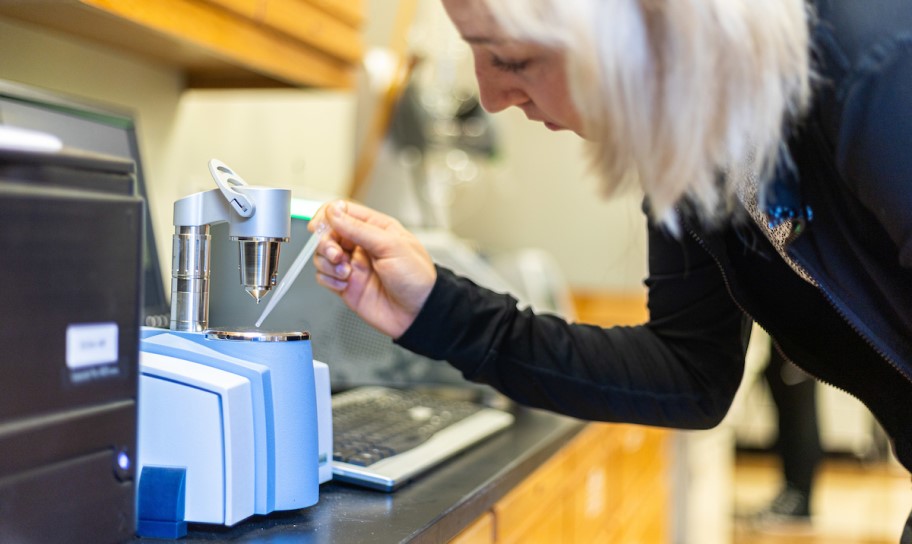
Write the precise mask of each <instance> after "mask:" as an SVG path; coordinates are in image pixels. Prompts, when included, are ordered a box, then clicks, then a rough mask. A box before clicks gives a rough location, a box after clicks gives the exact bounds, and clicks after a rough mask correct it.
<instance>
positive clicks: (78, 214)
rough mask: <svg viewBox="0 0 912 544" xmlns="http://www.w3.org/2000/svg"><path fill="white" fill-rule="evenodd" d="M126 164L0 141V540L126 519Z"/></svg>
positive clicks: (130, 334)
mask: <svg viewBox="0 0 912 544" xmlns="http://www.w3.org/2000/svg"><path fill="white" fill-rule="evenodd" d="M134 184H135V178H134V166H133V162H131V161H129V160H125V159H117V158H113V157H105V156H100V155H90V154H87V153H80V152H72V151H68V150H67V149H66V148H64V150H63V151H60V152H25V151H11V150H9V149H3V148H0V542H16V543H32V542H40V543H49V542H67V543H78V542H87V543H88V542H91V543H105V542H122V541H125V540H128V539H129V538H131V537H132V535H133V533H134V530H135V521H134V518H135V514H134V508H135V506H134V463H135V448H136V394H137V374H136V372H137V359H138V330H139V325H140V315H141V308H142V306H141V305H142V292H141V285H142V281H141V278H142V249H143V246H142V235H143V220H144V218H143V202H142V200H141V198H140V197H138V196H137V195H136V193H135V190H134Z"/></svg>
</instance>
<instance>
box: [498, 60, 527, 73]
mask: <svg viewBox="0 0 912 544" xmlns="http://www.w3.org/2000/svg"><path fill="white" fill-rule="evenodd" d="M491 65H492V66H493V67H494V68H497V69H498V70H502V71H504V72H511V73H515V72H521V71H523V70H525V69H526V67H527V66H528V65H529V61H528V60H522V61H518V62H517V61H507V60H503V59H501V58H500V57H496V56H494V57H491Z"/></svg>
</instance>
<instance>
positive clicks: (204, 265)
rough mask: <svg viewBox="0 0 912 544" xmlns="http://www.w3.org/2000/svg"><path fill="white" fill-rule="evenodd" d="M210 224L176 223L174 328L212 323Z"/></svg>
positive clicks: (198, 328) (197, 327)
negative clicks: (183, 225) (210, 307)
mask: <svg viewBox="0 0 912 544" xmlns="http://www.w3.org/2000/svg"><path fill="white" fill-rule="evenodd" d="M210 240H211V236H210V235H209V225H202V226H199V227H175V229H174V237H173V238H172V246H171V329H172V330H176V331H193V332H200V331H203V330H205V329H206V328H208V327H209V253H210V252H209V248H210Z"/></svg>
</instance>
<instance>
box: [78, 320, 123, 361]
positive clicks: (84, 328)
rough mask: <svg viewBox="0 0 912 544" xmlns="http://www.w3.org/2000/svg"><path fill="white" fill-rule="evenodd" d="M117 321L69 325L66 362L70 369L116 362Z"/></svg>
mask: <svg viewBox="0 0 912 544" xmlns="http://www.w3.org/2000/svg"><path fill="white" fill-rule="evenodd" d="M117 336H118V334H117V323H83V324H79V325H70V326H69V327H67V332H66V364H67V366H68V367H69V368H71V369H74V370H75V369H79V368H85V367H87V366H95V365H103V364H108V363H116V362H117Z"/></svg>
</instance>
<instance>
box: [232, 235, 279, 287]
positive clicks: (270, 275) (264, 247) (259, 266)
mask: <svg viewBox="0 0 912 544" xmlns="http://www.w3.org/2000/svg"><path fill="white" fill-rule="evenodd" d="M232 240H237V242H238V251H239V253H238V263H239V264H238V269H239V270H240V273H241V285H243V286H244V290H245V291H247V293H249V294H250V296H252V297H253V298H254V299H256V301H257V302H259V301H260V299H261V298H263V297H264V296H265V295H266V293H268V292H269V291H270V290H271V289H272V288H273V287H275V285H276V276H277V274H278V272H279V248H280V243H281V242H287V241H288V239H287V238H262V237H256V238H254V237H250V238H247V237H232Z"/></svg>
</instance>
